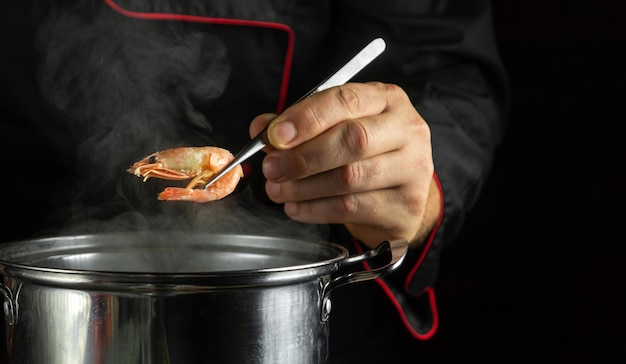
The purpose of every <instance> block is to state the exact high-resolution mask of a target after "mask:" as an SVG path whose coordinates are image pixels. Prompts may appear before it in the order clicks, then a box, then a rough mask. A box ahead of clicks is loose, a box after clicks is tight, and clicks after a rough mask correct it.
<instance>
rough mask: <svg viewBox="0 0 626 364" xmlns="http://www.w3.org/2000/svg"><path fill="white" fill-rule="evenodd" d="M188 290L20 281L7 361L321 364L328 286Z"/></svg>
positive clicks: (315, 283) (324, 352) (9, 329)
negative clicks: (159, 291) (167, 291)
mask: <svg viewBox="0 0 626 364" xmlns="http://www.w3.org/2000/svg"><path fill="white" fill-rule="evenodd" d="M318 279H321V278H316V279H313V280H309V281H306V282H301V283H296V284H289V285H279V286H267V287H244V288H238V289H221V290H208V291H201V290H199V291H197V292H193V293H184V294H154V293H149V292H110V291H109V292H108V291H103V290H93V291H92V290H84V289H83V290H78V289H68V288H63V287H52V286H46V285H41V284H36V283H28V282H20V281H13V282H10V284H11V285H14V286H17V287H21V289H20V291H19V299H18V300H17V302H18V304H19V307H18V310H17V314H18V315H19V316H18V318H17V321H16V322H15V323H14V324H13V325H9V324H7V325H6V328H7V330H6V335H7V338H8V340H9V341H8V342H7V344H8V346H7V351H8V352H7V361H6V362H8V363H64V364H96V363H111V364H115V363H128V364H133V363H137V364H139V363H163V364H165V363H324V362H325V361H326V359H327V356H328V326H327V325H328V322H327V321H326V322H323V321H321V320H320V308H319V307H320V302H321V300H322V289H321V284H320V283H319V281H318Z"/></svg>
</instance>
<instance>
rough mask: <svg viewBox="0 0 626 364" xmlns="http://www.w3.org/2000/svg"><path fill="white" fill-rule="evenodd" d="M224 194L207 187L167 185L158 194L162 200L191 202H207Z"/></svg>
mask: <svg viewBox="0 0 626 364" xmlns="http://www.w3.org/2000/svg"><path fill="white" fill-rule="evenodd" d="M223 197H225V195H223V194H222V195H220V194H218V193H217V191H216V190H214V189H212V188H211V186H209V188H206V189H204V188H198V189H194V188H182V187H167V188H166V189H164V190H163V191H162V192H161V193H160V194H159V196H158V199H159V200H162V201H193V202H209V201H215V200H220V199H222V198H223Z"/></svg>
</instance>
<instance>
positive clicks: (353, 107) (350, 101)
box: [337, 85, 365, 117]
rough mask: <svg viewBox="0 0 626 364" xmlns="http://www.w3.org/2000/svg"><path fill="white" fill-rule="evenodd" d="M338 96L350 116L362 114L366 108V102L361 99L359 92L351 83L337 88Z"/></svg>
mask: <svg viewBox="0 0 626 364" xmlns="http://www.w3.org/2000/svg"><path fill="white" fill-rule="evenodd" d="M337 98H338V100H339V102H340V103H341V105H342V106H343V108H344V109H345V110H346V111H347V112H348V114H349V115H350V117H355V116H358V115H360V114H361V113H362V112H363V110H364V108H365V104H364V103H363V101H362V100H361V97H360V96H359V93H358V92H356V91H355V90H354V89H353V88H352V87H350V86H349V85H343V86H339V87H338V88H337Z"/></svg>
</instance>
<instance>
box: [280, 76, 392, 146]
mask: <svg viewBox="0 0 626 364" xmlns="http://www.w3.org/2000/svg"><path fill="white" fill-rule="evenodd" d="M388 87H390V85H386V84H382V83H367V84H362V83H348V84H346V85H343V86H339V87H333V88H331V89H328V90H326V91H323V92H320V93H318V94H315V95H313V96H311V97H309V98H306V99H304V100H302V101H300V102H299V103H297V104H295V105H293V106H291V107H289V108H288V109H287V110H285V111H284V112H283V113H282V114H281V115H279V116H278V117H276V119H274V120H273V121H272V122H271V124H270V126H269V129H268V139H269V141H270V143H271V144H272V145H273V146H274V147H275V148H277V149H288V148H293V147H294V146H297V145H299V144H301V143H303V142H305V141H307V140H310V139H312V138H314V137H316V136H317V135H319V134H321V133H322V132H324V131H326V130H328V129H330V128H332V127H333V126H334V125H336V124H338V123H340V122H342V121H344V120H350V119H356V118H359V117H362V116H366V115H374V114H379V113H380V112H382V111H383V110H384V109H385V107H386V99H385V97H384V95H385V92H386V89H387V88H388ZM381 95H382V96H383V97H381Z"/></svg>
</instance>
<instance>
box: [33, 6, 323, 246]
mask: <svg viewBox="0 0 626 364" xmlns="http://www.w3.org/2000/svg"><path fill="white" fill-rule="evenodd" d="M38 50H39V52H40V55H41V66H40V69H39V80H40V87H41V90H42V93H43V94H44V97H45V98H46V100H47V101H48V102H49V104H50V105H51V106H52V108H53V109H54V110H56V111H58V113H59V114H60V115H61V119H62V120H63V122H64V123H65V124H64V125H63V127H64V128H66V129H67V130H69V132H70V134H71V138H72V140H71V143H70V144H68V146H67V147H68V148H71V149H72V150H73V151H76V162H75V166H76V167H75V170H76V176H75V181H76V183H75V185H73V186H69V188H71V191H70V193H69V194H70V195H72V196H74V201H72V203H71V204H69V205H70V207H69V210H68V211H67V212H66V215H67V216H66V227H67V230H66V231H64V232H65V233H67V232H102V231H119V230H150V229H155V228H159V229H196V230H198V229H200V230H202V231H211V232H237V233H259V232H261V233H262V232H265V233H267V232H272V231H274V230H277V229H278V230H280V231H281V234H282V235H285V234H288V231H298V232H299V234H297V235H315V236H317V235H319V230H318V228H319V227H316V226H306V225H302V224H297V223H295V222H292V221H289V220H287V219H286V218H285V217H284V216H282V214H281V213H279V212H277V210H276V209H272V208H267V209H265V208H264V211H259V210H258V204H255V201H254V197H252V194H251V193H250V192H249V191H240V192H239V193H238V194H237V198H234V197H233V198H230V197H229V198H227V199H225V200H222V201H216V202H212V203H210V206H208V204H203V205H197V204H194V203H171V202H159V201H157V200H156V194H157V193H158V191H160V190H161V189H162V188H163V187H164V186H166V185H171V182H167V183H166V182H163V183H160V182H158V181H157V182H154V181H152V180H151V181H149V183H142V182H141V181H140V180H138V179H137V178H136V177H134V176H132V175H129V174H127V173H126V172H125V171H126V168H128V166H130V165H131V164H132V163H133V162H134V161H136V160H138V159H140V158H142V157H144V156H145V155H148V154H150V153H152V152H154V151H157V150H162V149H167V148H172V147H178V146H193V145H215V144H214V143H213V142H212V138H211V132H212V127H211V123H212V121H211V120H208V119H207V117H206V115H205V114H203V113H202V112H200V111H199V109H200V108H202V107H206V106H207V105H210V104H211V103H212V102H214V101H215V100H216V99H217V98H218V97H219V96H220V95H221V94H222V92H223V91H224V88H225V87H226V84H227V81H228V77H229V72H230V68H229V61H228V55H227V52H226V48H225V46H224V44H223V43H222V42H221V40H220V39H218V38H217V37H215V36H213V35H211V34H209V33H207V32H206V31H198V30H194V28H193V27H190V26H184V24H180V23H177V22H171V21H151V20H137V19H132V18H127V17H124V16H122V15H120V14H118V13H116V12H114V11H113V10H111V9H110V8H108V7H107V6H105V5H103V4H102V3H101V2H98V3H97V4H95V3H92V2H87V3H85V4H81V5H75V6H72V7H66V8H63V9H52V11H51V12H50V14H49V16H48V18H47V19H46V21H45V22H44V23H43V24H42V26H41V28H40V29H39V32H38ZM252 209H256V211H255V212H250V211H251V210H252ZM259 216H263V218H261V219H259ZM277 220H280V221H281V222H280V223H279V224H277V223H276V222H277ZM291 227H293V229H291Z"/></svg>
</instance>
